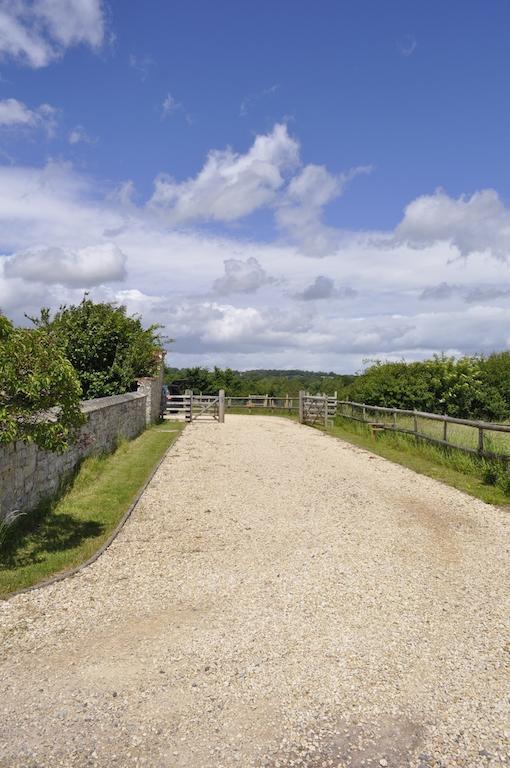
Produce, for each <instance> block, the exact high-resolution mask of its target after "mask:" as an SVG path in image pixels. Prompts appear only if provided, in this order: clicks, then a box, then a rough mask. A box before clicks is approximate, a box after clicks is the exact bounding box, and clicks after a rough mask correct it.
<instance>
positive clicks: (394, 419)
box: [393, 408, 397, 429]
mask: <svg viewBox="0 0 510 768" xmlns="http://www.w3.org/2000/svg"><path fill="white" fill-rule="evenodd" d="M396 428H397V409H396V408H394V409H393V429H396Z"/></svg>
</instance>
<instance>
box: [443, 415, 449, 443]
mask: <svg viewBox="0 0 510 768" xmlns="http://www.w3.org/2000/svg"><path fill="white" fill-rule="evenodd" d="M443 440H444V441H445V443H447V442H448V422H447V421H446V413H445V415H444V421H443Z"/></svg>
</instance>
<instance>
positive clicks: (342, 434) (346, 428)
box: [328, 418, 510, 505]
mask: <svg viewBox="0 0 510 768" xmlns="http://www.w3.org/2000/svg"><path fill="white" fill-rule="evenodd" d="M328 433H329V434H331V435H333V436H334V437H339V438H341V439H342V440H345V441H346V442H348V443H351V444H352V445H356V446H358V447H360V448H366V449H367V450H368V451H371V452H372V453H376V454H378V455H379V456H382V457H383V458H385V459H388V460H389V461H393V462H395V463H396V464H401V465H402V466H405V467H409V469H413V470H414V471H415V472H418V473H419V474H421V475H427V476H428V477H433V478H434V479H435V480H440V481H441V482H443V483H446V484H447V485H451V486H453V487H454V488H458V489H459V490H460V491H464V492H465V493H468V494H470V495H471V496H475V497H476V498H478V499H481V500H482V501H485V502H487V503H488V504H496V505H509V504H510V493H508V492H505V491H506V489H505V485H506V484H507V482H508V476H507V475H505V474H503V475H501V474H500V473H499V469H498V468H496V467H495V466H494V465H492V464H489V463H487V462H482V461H479V460H478V459H476V458H475V457H471V456H468V455H467V454H464V453H462V452H460V451H455V450H451V451H448V450H444V449H443V448H441V447H439V446H435V445H432V444H431V443H426V442H422V441H418V440H416V439H415V438H413V437H408V436H407V435H403V434H398V433H393V432H389V431H386V432H379V433H378V434H377V436H376V437H372V435H371V433H370V430H369V428H368V427H367V426H365V425H364V424H360V423H359V422H353V421H350V420H349V419H342V418H337V419H336V422H335V424H334V426H333V427H332V428H330V429H328ZM484 477H485V478H489V477H490V479H491V484H489V483H487V482H484ZM492 482H501V485H502V486H503V488H502V487H500V486H499V485H494V484H492Z"/></svg>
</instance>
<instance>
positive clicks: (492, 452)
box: [337, 400, 510, 463]
mask: <svg viewBox="0 0 510 768" xmlns="http://www.w3.org/2000/svg"><path fill="white" fill-rule="evenodd" d="M337 406H338V415H339V416H342V417H343V418H346V419H352V420H354V421H359V422H363V423H365V424H369V425H371V426H372V427H374V428H377V429H381V430H388V431H392V432H401V433H403V434H407V435H412V436H414V437H415V438H417V439H418V440H424V441H426V442H429V443H433V444H435V445H440V446H443V447H446V448H454V449H455V450H459V451H463V452H464V453H468V454H471V455H474V456H478V457H479V458H485V459H497V460H498V461H504V462H505V463H508V461H509V460H510V425H508V424H493V423H491V422H487V421H475V420H471V419H460V418H457V417H455V416H447V415H446V414H438V413H427V412H424V411H411V410H404V409H401V408H387V407H385V406H380V405H369V404H367V403H355V402H351V401H350V400H338V401H337Z"/></svg>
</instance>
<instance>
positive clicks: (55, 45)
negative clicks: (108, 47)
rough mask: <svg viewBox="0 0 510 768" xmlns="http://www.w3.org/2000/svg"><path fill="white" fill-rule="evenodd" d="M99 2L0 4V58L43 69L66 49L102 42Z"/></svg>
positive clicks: (18, 0)
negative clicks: (81, 44)
mask: <svg viewBox="0 0 510 768" xmlns="http://www.w3.org/2000/svg"><path fill="white" fill-rule="evenodd" d="M104 35H105V16H104V10H103V3H102V0H0V54H3V55H4V56H9V57H12V58H14V59H17V60H19V61H21V62H22V63H24V64H28V65H29V66H31V67H44V66H46V65H48V64H49V63H50V62H51V61H54V60H55V59H57V58H59V57H60V56H62V55H63V53H64V52H65V50H66V48H69V47H70V46H73V45H78V44H80V43H85V44H87V45H89V46H91V47H92V48H98V47H99V46H100V45H101V44H102V43H103V40H104Z"/></svg>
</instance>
